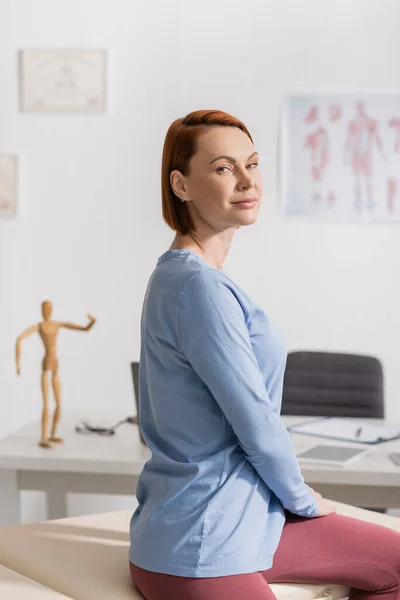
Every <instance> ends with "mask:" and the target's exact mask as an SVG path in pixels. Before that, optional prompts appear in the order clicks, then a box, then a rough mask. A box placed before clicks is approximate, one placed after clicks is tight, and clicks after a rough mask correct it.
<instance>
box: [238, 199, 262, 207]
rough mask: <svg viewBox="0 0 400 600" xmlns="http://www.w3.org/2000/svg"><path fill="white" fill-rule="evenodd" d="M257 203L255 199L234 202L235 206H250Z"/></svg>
mask: <svg viewBox="0 0 400 600" xmlns="http://www.w3.org/2000/svg"><path fill="white" fill-rule="evenodd" d="M256 203H257V200H246V201H244V202H234V204H235V206H239V207H240V208H252V207H253V206H255V205H256Z"/></svg>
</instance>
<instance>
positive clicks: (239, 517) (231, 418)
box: [129, 249, 318, 577]
mask: <svg viewBox="0 0 400 600" xmlns="http://www.w3.org/2000/svg"><path fill="white" fill-rule="evenodd" d="M285 364H286V348H285V344H284V341H283V339H282V336H281V335H280V333H279V332H278V331H277V329H276V328H275V327H274V325H273V324H272V323H271V321H270V320H269V319H268V317H267V315H266V314H265V312H264V310H263V309H262V308H261V307H260V306H258V305H257V304H256V303H255V302H254V300H252V299H251V298H250V297H249V296H248V295H247V294H246V293H245V292H244V291H243V290H242V289H241V288H240V287H239V286H238V285H236V284H235V283H234V281H232V279H231V278H230V277H229V275H228V274H227V273H226V272H225V271H222V270H219V269H216V268H213V267H212V266H211V265H209V263H208V262H206V261H205V260H203V258H201V257H200V256H199V255H198V254H196V253H195V252H193V251H192V250H188V249H180V250H167V251H166V252H164V254H162V255H161V256H160V257H159V258H158V261H157V265H156V267H155V269H154V271H153V273H152V274H151V277H150V280H149V283H148V286H147V289H146V294H145V298H144V303H143V309H142V317H141V349H140V364H139V414H140V426H141V429H142V433H143V436H144V439H145V441H146V444H147V446H148V447H149V449H150V450H151V453H152V456H151V458H150V459H149V460H148V461H147V462H146V464H145V465H144V467H143V470H142V472H141V474H140V476H139V480H138V484H137V489H136V497H137V501H138V506H137V508H136V510H135V512H134V514H133V516H132V519H131V524H130V550H129V559H130V561H131V562H132V563H134V564H136V565H138V566H139V567H142V568H144V569H147V570H149V571H153V572H159V573H169V574H171V575H180V576H186V577H217V576H224V575H232V574H238V573H251V572H255V571H259V570H264V569H269V568H270V567H271V566H272V561H273V556H274V553H275V551H276V548H277V547H278V544H279V540H280V537H281V533H282V529H283V526H284V523H285V509H286V510H287V511H290V512H292V513H295V514H298V515H301V516H304V517H314V516H316V515H317V512H318V508H317V504H316V501H315V499H314V496H313V495H312V493H311V491H310V489H309V487H308V486H307V484H306V483H305V481H304V478H303V476H302V474H301V470H300V467H299V464H298V461H297V458H296V455H295V451H294V448H293V444H292V441H291V439H290V436H289V434H288V432H287V430H286V428H285V426H284V425H283V422H282V419H281V416H280V409H281V401H282V385H283V375H284V369H285Z"/></svg>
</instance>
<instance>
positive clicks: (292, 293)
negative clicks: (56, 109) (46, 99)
mask: <svg viewBox="0 0 400 600" xmlns="http://www.w3.org/2000/svg"><path fill="white" fill-rule="evenodd" d="M399 26H400V5H399V3H398V2H397V0H385V2H382V1H379V0H336V1H335V2H334V3H332V2H328V1H326V0H304V1H303V2H298V1H297V0H253V1H252V2H243V1H242V2H238V1H237V0H217V1H215V0H213V1H210V0H202V2H195V1H191V0H185V1H183V0H170V1H169V2H162V1H161V0H153V1H152V2H147V3H143V2H136V1H133V0H112V1H110V0H101V1H100V2H99V1H98V0H97V1H95V0H79V1H78V0H68V1H66V0H35V2H31V1H30V0H2V1H1V3H0V90H1V93H0V154H10V155H16V156H18V159H19V176H18V205H19V206H18V215H17V217H16V218H8V217H7V218H6V217H3V218H2V217H0V332H1V333H0V436H6V435H8V434H10V433H12V432H14V431H16V430H17V429H19V428H20V427H22V426H24V425H25V424H27V423H28V422H30V421H32V420H34V419H38V418H39V417H40V413H41V407H42V399H41V392H40V363H41V360H42V357H43V349H42V345H41V342H40V340H39V338H38V337H37V336H35V337H32V338H30V339H29V340H26V341H24V343H23V346H22V361H21V369H22V376H21V377H20V378H18V377H17V375H16V371H15V358H14V347H15V339H16V337H17V335H18V334H19V333H20V332H21V331H22V330H23V329H24V328H25V327H27V326H28V325H30V324H33V323H37V322H39V321H40V320H41V311H40V305H41V302H42V301H43V300H47V299H48V300H51V301H52V302H53V303H54V314H53V316H54V318H55V319H57V320H65V321H73V322H75V323H80V324H82V325H85V324H86V322H87V318H86V313H88V312H89V313H91V314H93V315H94V316H95V317H96V318H97V320H98V321H97V323H96V325H95V327H94V328H93V330H92V331H91V332H90V333H89V334H83V333H75V332H68V331H66V330H64V331H62V332H61V333H60V335H59V342H58V353H59V357H60V374H61V377H62V379H61V383H62V407H63V410H69V409H90V410H92V411H94V412H95V411H96V410H99V411H100V410H106V409H108V408H111V407H112V408H114V409H118V410H121V411H122V412H124V413H126V414H127V415H128V414H135V412H136V409H135V407H134V396H133V388H132V379H131V373H130V367H129V365H130V362H131V361H137V360H138V359H139V350H140V337H139V336H140V314H141V307H142V302H143V297H144V291H145V288H146V285H147V282H148V278H149V276H150V273H151V271H152V270H153V268H154V267H155V263H156V261H157V258H158V257H159V256H160V255H161V254H162V253H163V252H164V251H165V250H166V249H168V247H169V245H170V244H171V241H172V239H173V236H174V233H173V232H172V231H171V230H170V229H169V228H168V226H167V225H166V224H165V223H164V221H163V220H162V216H161V196H160V168H161V152H162V146H163V142H164V138H165V134H166V132H167V129H168V127H169V125H170V123H171V122H172V121H173V120H175V119H176V118H178V117H181V116H184V115H185V114H187V113H188V112H190V111H193V110H198V109H218V110H223V111H225V112H228V113H231V114H232V115H234V116H236V117H238V118H239V119H241V120H242V121H243V122H244V123H245V124H246V126H247V127H248V129H249V130H250V132H251V134H252V136H253V139H254V143H255V146H256V148H257V150H258V151H259V153H260V169H261V171H262V175H263V181H264V194H263V201H262V206H261V210H260V213H259V217H258V221H257V223H256V224H254V225H252V226H251V227H248V228H243V227H242V228H241V229H240V230H239V231H238V232H237V235H236V236H235V239H234V242H233V244H232V248H231V251H230V254H229V256H228V259H227V261H226V264H225V270H226V271H228V272H229V273H230V275H231V276H232V278H233V279H234V280H235V281H236V282H237V283H238V284H240V285H241V286H242V287H243V288H244V289H246V291H247V292H248V293H249V294H250V295H251V296H252V297H253V298H254V299H255V300H256V301H257V302H258V303H260V304H261V305H262V306H263V308H264V309H265V310H266V312H267V313H268V314H269V316H270V317H271V318H272V319H273V320H274V321H275V322H276V323H277V325H278V326H279V327H280V329H281V331H282V332H283V334H284V336H285V339H286V342H287V346H288V349H289V350H296V349H303V348H307V349H310V350H323V351H332V352H348V353H359V354H367V355H373V356H377V357H379V359H380V360H381V362H382V365H383V369H384V374H385V414H386V416H387V417H388V418H390V419H398V420H400V403H399V398H400V353H399V351H398V332H399V331H400V313H399V306H400V284H399V282H398V275H399V273H400V235H399V225H398V224H396V223H378V222H371V223H357V222H353V223H352V222H329V221H324V220H321V221H310V220H306V219H304V220H294V219H290V218H288V217H286V216H285V214H284V211H283V209H282V203H281V198H280V195H279V176H278V166H279V165H278V162H279V152H278V150H279V137H280V125H281V117H282V110H283V103H284V98H285V96H286V95H288V94H292V93H295V94H308V93H310V92H312V93H332V94H335V93H342V92H350V93H366V94H367V93H371V92H394V93H396V92H400V71H399V68H398V56H399V52H400V39H399V35H398V31H399ZM63 48H69V49H82V50H84V49H92V48H94V49H104V50H107V53H108V63H107V75H106V82H107V108H106V111H105V112H104V113H97V114H95V113H93V114H92V113H87V114H85V113H81V114H73V113H67V112H65V113H45V114H41V113H38V112H29V111H24V110H21V100H20V95H21V77H20V51H21V50H30V49H33V50H35V49H38V50H40V49H54V50H56V49H63ZM52 406H53V405H52V401H51V402H50V407H52ZM61 423H62V420H61ZM135 506H136V502H135V499H134V498H131V497H115V496H102V497H101V498H98V497H96V496H89V495H80V496H78V495H74V494H71V497H70V498H69V513H70V514H71V515H73V514H83V513H85V512H95V511H96V510H99V511H102V510H113V509H114V508H130V507H132V508H134V507H135ZM22 509H23V520H24V521H27V520H30V521H31V520H39V519H41V518H44V512H42V511H43V510H44V509H43V503H42V499H41V493H39V492H24V493H23V503H22Z"/></svg>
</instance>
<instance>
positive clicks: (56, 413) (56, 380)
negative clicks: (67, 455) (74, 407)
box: [49, 371, 64, 442]
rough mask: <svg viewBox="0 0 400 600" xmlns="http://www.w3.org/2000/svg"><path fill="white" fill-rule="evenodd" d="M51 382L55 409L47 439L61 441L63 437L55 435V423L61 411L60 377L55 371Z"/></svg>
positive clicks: (56, 423)
mask: <svg viewBox="0 0 400 600" xmlns="http://www.w3.org/2000/svg"><path fill="white" fill-rule="evenodd" d="M52 382H53V392H54V400H55V403H56V409H55V411H54V417H53V426H52V428H51V434H50V437H49V440H50V441H51V442H63V441H64V440H63V438H60V437H56V430H57V425H58V422H59V420H60V412H61V394H60V378H59V376H58V372H57V371H55V372H54V373H53V377H52Z"/></svg>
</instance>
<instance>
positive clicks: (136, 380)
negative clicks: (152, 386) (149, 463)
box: [131, 362, 146, 444]
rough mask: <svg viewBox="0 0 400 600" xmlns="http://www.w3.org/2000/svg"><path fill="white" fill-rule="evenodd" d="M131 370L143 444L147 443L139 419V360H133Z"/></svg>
mask: <svg viewBox="0 0 400 600" xmlns="http://www.w3.org/2000/svg"><path fill="white" fill-rule="evenodd" d="M131 372H132V381H133V395H134V396H135V405H136V414H137V416H138V427H139V435H140V440H141V442H142V443H143V444H145V443H146V442H145V441H144V437H143V435H142V430H141V428H140V421H139V363H138V362H131Z"/></svg>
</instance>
